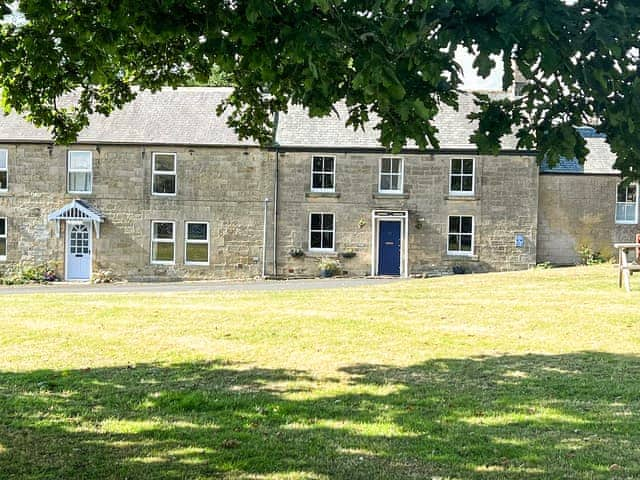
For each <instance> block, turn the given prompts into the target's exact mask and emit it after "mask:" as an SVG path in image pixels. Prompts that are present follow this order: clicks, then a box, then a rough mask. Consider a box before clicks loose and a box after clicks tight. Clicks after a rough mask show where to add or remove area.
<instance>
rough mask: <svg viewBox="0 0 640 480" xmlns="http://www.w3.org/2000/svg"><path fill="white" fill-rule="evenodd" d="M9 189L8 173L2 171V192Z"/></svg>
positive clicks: (0, 186)
mask: <svg viewBox="0 0 640 480" xmlns="http://www.w3.org/2000/svg"><path fill="white" fill-rule="evenodd" d="M6 189H7V172H6V171H5V172H2V171H0V190H6Z"/></svg>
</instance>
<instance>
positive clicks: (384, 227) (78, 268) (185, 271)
mask: <svg viewBox="0 0 640 480" xmlns="http://www.w3.org/2000/svg"><path fill="white" fill-rule="evenodd" d="M229 92H230V90H229V89H224V88H204V87H191V88H179V89H177V90H172V89H165V90H162V91H161V92H158V93H156V94H151V93H148V92H142V93H140V94H139V95H138V97H137V99H136V100H135V101H133V102H132V103H131V104H128V105H126V106H125V107H124V108H123V109H122V110H120V111H117V112H114V113H113V114H112V115H111V116H110V117H108V118H105V117H101V116H95V117H94V118H92V121H91V124H90V126H89V127H87V128H86V129H85V130H84V131H83V132H82V133H81V134H80V136H79V138H78V141H77V143H76V144H74V145H71V146H57V145H54V144H53V142H52V141H51V137H50V135H49V133H48V132H47V131H46V130H44V129H38V128H35V127H34V126H32V125H31V124H29V123H27V122H25V121H24V120H23V119H22V118H20V117H19V116H17V115H9V116H5V117H0V268H2V265H4V266H9V265H13V264H16V263H19V262H35V263H43V262H49V263H53V264H54V265H55V267H56V270H57V272H58V274H59V276H60V277H62V278H65V279H67V280H80V281H82V280H84V281H86V280H89V279H90V278H91V277H92V275H94V274H95V273H97V272H99V271H103V270H109V271H112V272H113V273H114V274H115V276H117V277H120V278H126V279H129V280H161V279H204V278H248V277H255V276H259V275H278V276H308V275H315V274H317V271H318V261H319V260H320V259H321V258H324V257H330V258H339V259H340V261H341V263H342V267H343V269H344V270H345V271H347V272H348V273H349V274H353V275H401V276H408V275H412V274H438V273H445V272H450V271H452V269H453V268H454V267H456V268H457V269H461V270H465V271H495V270H514V269H526V268H529V267H531V266H533V265H535V264H536V262H539V261H547V260H548V261H553V262H556V263H572V262H574V261H575V260H576V248H577V246H578V245H579V244H582V243H583V242H586V243H589V242H591V243H592V244H593V245H594V246H597V247H598V248H600V249H601V250H602V251H603V252H604V251H605V247H609V248H610V244H611V243H612V242H613V241H614V240H619V239H625V240H628V239H629V238H628V236H629V235H633V233H634V232H635V230H636V227H637V221H638V208H637V195H636V187H635V186H633V185H632V186H629V187H625V190H624V191H622V190H621V189H620V188H618V187H617V185H618V183H619V177H618V176H617V174H616V172H614V171H613V170H611V165H612V163H613V158H612V156H611V154H610V152H609V151H608V149H607V148H606V144H604V140H603V139H602V138H599V137H597V136H596V135H593V136H592V137H593V138H589V139H588V142H589V147H590V148H591V149H592V154H591V157H590V159H589V160H588V162H587V163H586V164H585V166H584V168H582V170H580V171H565V170H567V168H565V169H564V170H563V169H562V166H560V167H556V168H555V169H544V168H543V169H542V171H540V169H539V168H538V166H537V164H536V161H535V155H534V153H535V152H527V151H516V150H515V140H514V139H513V138H505V139H504V142H503V148H504V149H503V150H502V151H501V152H500V154H499V155H498V156H483V155H477V152H476V149H475V147H474V146H473V145H471V144H470V143H468V138H469V135H470V133H471V132H472V130H473V128H474V126H473V124H472V123H471V122H469V120H468V119H467V118H466V115H467V114H468V113H469V112H470V111H471V109H473V108H474V104H473V99H472V97H471V96H463V97H462V98H461V101H460V110H459V111H458V112H455V111H453V110H451V109H444V110H443V111H442V112H441V113H440V114H439V115H438V117H437V125H438V128H439V130H440V135H439V136H440V139H441V148H440V149H439V150H437V151H434V150H428V151H420V150H419V149H417V148H416V147H415V145H408V146H407V148H406V149H404V150H403V151H402V152H401V153H399V154H389V153H388V152H387V151H386V150H385V149H383V148H381V146H380V145H379V143H378V142H377V140H376V137H377V132H376V131H375V130H373V129H366V130H365V131H364V132H363V131H357V132H354V131H353V130H351V129H348V128H346V127H345V126H344V122H343V119H342V118H338V117H335V116H334V117H329V118H322V119H312V118H309V117H308V115H306V113H305V112H304V110H302V109H300V108H292V109H291V110H290V111H289V112H288V113H286V114H280V115H279V119H278V120H279V121H278V129H277V134H276V141H275V142H274V145H273V146H272V147H270V148H264V149H263V148H260V147H259V145H257V144H255V143H254V142H252V141H250V140H240V139H238V137H237V136H236V134H235V133H234V132H233V131H232V130H230V129H229V128H228V127H227V125H226V117H225V116H222V117H217V116H216V115H215V110H216V106H217V105H218V104H219V103H220V102H221V101H222V100H223V99H224V98H225V97H226V96H227V95H228V94H229ZM337 108H338V111H340V109H341V108H343V107H341V106H338V107H337ZM343 118H344V117H343ZM569 163H570V162H569ZM594 192H596V193H597V197H595V196H593V197H590V196H589V194H592V195H593V194H594ZM616 195H617V197H618V198H617V201H616Z"/></svg>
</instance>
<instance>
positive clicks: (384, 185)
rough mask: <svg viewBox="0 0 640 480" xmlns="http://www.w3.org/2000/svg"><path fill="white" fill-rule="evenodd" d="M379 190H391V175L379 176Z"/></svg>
mask: <svg viewBox="0 0 640 480" xmlns="http://www.w3.org/2000/svg"><path fill="white" fill-rule="evenodd" d="M380 190H391V177H390V176H389V175H382V176H381V177H380Z"/></svg>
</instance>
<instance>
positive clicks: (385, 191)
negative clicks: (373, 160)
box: [378, 157, 404, 194]
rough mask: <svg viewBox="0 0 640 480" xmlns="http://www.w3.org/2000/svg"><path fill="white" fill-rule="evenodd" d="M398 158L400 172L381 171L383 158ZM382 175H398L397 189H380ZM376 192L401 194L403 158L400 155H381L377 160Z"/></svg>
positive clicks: (402, 188) (402, 187) (402, 191)
mask: <svg viewBox="0 0 640 480" xmlns="http://www.w3.org/2000/svg"><path fill="white" fill-rule="evenodd" d="M387 158H389V159H391V160H398V161H400V172H399V173H382V161H383V160H385V159H387ZM382 175H386V176H397V177H399V181H398V187H399V188H398V189H397V190H383V189H382ZM378 193H387V194H402V193H404V158H402V157H381V158H380V159H379V161H378Z"/></svg>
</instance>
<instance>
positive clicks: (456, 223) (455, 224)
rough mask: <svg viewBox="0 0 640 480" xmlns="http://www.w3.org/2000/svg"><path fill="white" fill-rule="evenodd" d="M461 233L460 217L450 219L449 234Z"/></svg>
mask: <svg viewBox="0 0 640 480" xmlns="http://www.w3.org/2000/svg"><path fill="white" fill-rule="evenodd" d="M459 232H460V217H449V233H459Z"/></svg>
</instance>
